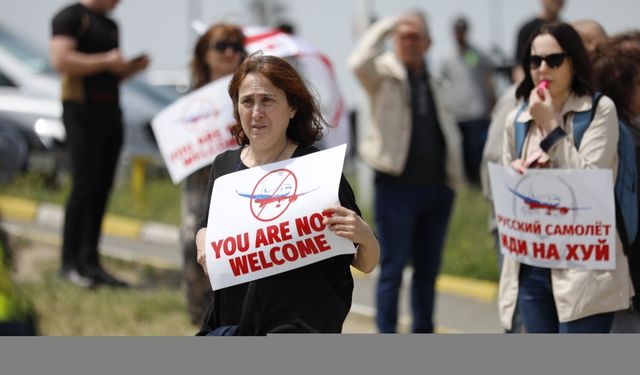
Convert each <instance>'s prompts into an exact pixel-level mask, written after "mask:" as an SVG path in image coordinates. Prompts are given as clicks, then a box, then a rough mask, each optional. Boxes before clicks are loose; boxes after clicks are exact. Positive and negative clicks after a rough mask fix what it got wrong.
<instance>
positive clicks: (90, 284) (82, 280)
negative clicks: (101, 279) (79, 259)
mask: <svg viewBox="0 0 640 375" xmlns="http://www.w3.org/2000/svg"><path fill="white" fill-rule="evenodd" d="M59 276H60V279H62V280H64V281H67V282H70V283H71V284H73V285H76V286H79V287H81V288H94V287H95V286H96V285H95V282H94V281H93V279H91V278H90V277H87V276H84V275H82V274H81V273H80V272H79V271H78V270H77V269H75V268H63V269H62V270H60V274H59Z"/></svg>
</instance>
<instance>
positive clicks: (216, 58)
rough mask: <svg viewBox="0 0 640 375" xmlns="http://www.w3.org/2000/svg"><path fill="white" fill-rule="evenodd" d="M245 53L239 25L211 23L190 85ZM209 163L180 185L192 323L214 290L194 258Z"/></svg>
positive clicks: (222, 72)
mask: <svg viewBox="0 0 640 375" xmlns="http://www.w3.org/2000/svg"><path fill="white" fill-rule="evenodd" d="M245 56H246V53H245V50H244V34H243V33H242V30H241V29H240V27H238V26H236V25H231V24H225V23H218V24H215V25H213V26H211V27H210V28H209V29H208V30H207V31H206V32H205V33H204V34H202V36H201V37H200V38H199V39H198V41H197V42H196V45H195V48H194V51H193V59H192V61H191V82H192V84H191V86H192V89H194V90H195V89H199V88H201V87H202V86H204V85H206V84H209V83H211V82H213V81H215V80H217V79H219V78H221V77H224V76H226V75H229V74H231V73H233V71H234V70H235V69H236V67H238V65H240V63H241V62H242V60H243V59H244V57H245ZM210 167H211V165H208V166H205V167H202V168H201V169H199V170H198V171H196V172H194V173H192V174H191V175H189V176H188V177H187V178H186V180H185V182H184V183H183V184H182V224H181V228H180V239H181V241H180V242H181V244H182V252H183V259H184V265H183V267H184V270H183V272H184V273H183V275H184V279H185V283H186V300H187V310H188V312H189V316H190V318H191V321H192V323H193V324H194V325H197V326H199V325H200V324H201V323H202V317H203V315H204V311H205V310H206V308H207V306H208V304H209V302H210V301H211V298H212V296H213V293H212V292H211V285H210V284H209V279H208V278H207V276H206V275H205V274H204V273H203V272H202V268H201V267H200V265H199V264H198V263H197V261H196V244H195V235H196V229H197V228H196V227H197V225H198V221H199V219H200V217H201V216H202V214H203V210H204V209H205V207H204V205H203V203H202V202H206V201H207V199H208V196H207V194H208V192H207V181H208V179H209V169H210Z"/></svg>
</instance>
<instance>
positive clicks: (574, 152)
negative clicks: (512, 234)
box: [499, 23, 633, 333]
mask: <svg viewBox="0 0 640 375" xmlns="http://www.w3.org/2000/svg"><path fill="white" fill-rule="evenodd" d="M526 51H528V53H526V54H525V55H524V57H523V60H522V66H523V67H525V79H524V81H523V82H522V83H521V84H520V85H519V87H518V89H517V91H516V96H517V98H522V99H524V100H525V101H528V102H527V103H528V104H525V107H524V108H519V109H516V110H514V111H513V112H512V113H511V114H510V115H509V116H508V118H507V123H506V132H505V142H504V148H503V164H504V165H510V166H511V167H512V168H513V169H515V170H516V171H518V172H520V173H524V171H525V169H527V168H556V169H558V168H559V169H600V168H608V169H611V170H613V174H614V180H615V176H616V172H617V142H618V124H617V123H618V117H617V115H616V110H615V106H614V104H613V102H612V101H611V99H609V98H608V97H606V96H603V97H602V98H601V99H600V100H599V102H593V101H592V94H593V90H592V88H591V83H590V79H591V68H590V63H589V57H588V55H587V52H586V50H585V47H584V45H583V44H582V41H581V40H580V36H579V35H578V33H577V32H576V31H575V30H574V29H573V28H572V27H571V26H570V25H568V24H565V23H556V24H551V25H546V26H543V27H542V28H541V29H540V30H539V31H538V32H536V33H535V34H534V35H533V37H532V40H531V41H530V42H529V45H528V46H527V48H526ZM593 103H597V106H595V108H592V106H593ZM589 110H590V111H592V113H594V115H593V119H592V120H591V122H590V124H589V126H588V128H587V129H586V131H585V132H584V135H583V137H582V141H581V142H580V143H579V147H578V148H577V147H576V146H575V144H574V139H573V138H574V137H573V135H574V133H573V127H574V120H575V119H576V117H575V113H578V112H584V111H589ZM516 123H518V124H522V123H524V124H529V125H528V127H527V128H526V129H527V132H526V135H525V136H524V141H523V142H520V145H518V140H517V139H516V135H515V133H516V131H515V130H514V129H515V127H516V126H517V124H516ZM516 149H520V150H521V152H520V153H517V152H516ZM612 252H613V253H615V259H616V262H615V264H616V268H615V269H613V270H595V269H572V268H567V269H560V268H542V267H535V266H530V265H526V264H524V263H523V264H520V263H519V262H518V261H516V260H515V259H514V258H511V257H505V260H504V264H503V267H502V274H501V277H500V291H499V311H500V318H501V321H502V324H503V325H504V327H505V328H510V327H509V326H510V324H511V317H512V315H513V312H514V309H515V306H516V303H517V304H518V308H519V311H520V312H521V316H522V321H523V323H524V326H525V330H526V331H527V332H530V333H558V332H559V333H608V332H609V330H610V328H611V324H612V321H613V315H614V311H616V310H621V309H626V308H628V307H629V301H630V298H631V296H632V295H633V288H632V286H631V281H630V278H629V268H628V264H627V260H626V257H625V255H624V253H623V251H622V246H621V242H620V238H619V236H618V235H617V234H616V246H615V249H613V251H612Z"/></svg>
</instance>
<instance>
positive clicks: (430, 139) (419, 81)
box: [376, 68, 446, 186]
mask: <svg viewBox="0 0 640 375" xmlns="http://www.w3.org/2000/svg"><path fill="white" fill-rule="evenodd" d="M407 74H408V77H409V87H410V89H411V141H410V143H409V155H408V156H407V162H406V163H405V166H404V170H403V171H402V174H401V175H399V176H393V175H390V174H386V173H383V172H379V171H378V172H376V183H383V184H386V185H393V184H402V185H412V186H428V185H434V184H443V183H445V181H446V174H445V159H446V156H445V153H446V144H445V140H444V135H443V134H442V129H440V120H439V119H438V113H437V110H436V105H435V103H434V101H433V92H432V91H431V85H430V83H429V75H428V73H427V70H426V68H425V69H423V70H422V71H421V73H420V74H415V73H413V72H412V71H411V70H409V69H408V70H407Z"/></svg>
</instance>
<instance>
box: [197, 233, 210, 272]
mask: <svg viewBox="0 0 640 375" xmlns="http://www.w3.org/2000/svg"><path fill="white" fill-rule="evenodd" d="M206 237H207V228H202V229H200V230H199V231H198V232H197V233H196V254H197V255H196V260H197V261H198V264H199V265H200V266H201V267H202V269H203V270H204V274H205V275H208V274H209V272H208V271H207V257H206V255H205V253H204V249H205V246H204V242H205V239H206Z"/></svg>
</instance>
